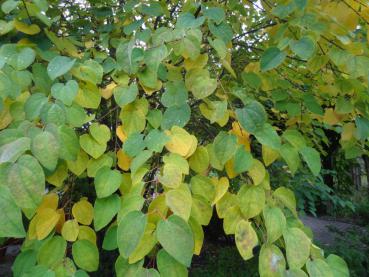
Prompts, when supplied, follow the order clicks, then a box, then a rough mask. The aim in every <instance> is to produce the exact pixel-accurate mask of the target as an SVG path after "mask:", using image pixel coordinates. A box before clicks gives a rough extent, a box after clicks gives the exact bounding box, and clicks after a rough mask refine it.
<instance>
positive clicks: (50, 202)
mask: <svg viewBox="0 0 369 277" xmlns="http://www.w3.org/2000/svg"><path fill="white" fill-rule="evenodd" d="M58 202H59V197H58V195H57V194H56V193H53V192H52V193H48V194H45V195H44V197H43V198H42V202H41V204H40V206H38V208H37V211H40V210H43V209H46V208H49V209H52V210H56V209H57V208H58Z"/></svg>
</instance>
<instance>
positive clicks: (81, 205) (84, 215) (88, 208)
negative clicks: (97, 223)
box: [72, 198, 94, 225]
mask: <svg viewBox="0 0 369 277" xmlns="http://www.w3.org/2000/svg"><path fill="white" fill-rule="evenodd" d="M72 214H73V216H74V218H75V219H76V220H77V221H78V222H79V223H81V224H83V225H90V224H91V222H92V219H93V218H94V209H93V207H92V205H91V203H90V202H88V201H87V199H86V198H82V199H81V200H79V201H78V202H77V203H75V204H74V205H73V207H72Z"/></svg>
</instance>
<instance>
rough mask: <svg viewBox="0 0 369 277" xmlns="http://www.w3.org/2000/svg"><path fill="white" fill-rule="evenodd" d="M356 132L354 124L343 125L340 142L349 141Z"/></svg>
mask: <svg viewBox="0 0 369 277" xmlns="http://www.w3.org/2000/svg"><path fill="white" fill-rule="evenodd" d="M355 132H356V127H355V124H354V123H351V122H350V123H347V124H345V125H343V128H342V133H341V140H342V141H348V140H351V139H352V138H353V137H354V135H355Z"/></svg>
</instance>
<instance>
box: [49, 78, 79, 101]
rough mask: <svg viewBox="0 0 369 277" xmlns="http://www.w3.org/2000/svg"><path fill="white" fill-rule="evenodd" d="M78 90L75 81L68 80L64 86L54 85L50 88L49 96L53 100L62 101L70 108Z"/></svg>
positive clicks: (60, 84)
mask: <svg viewBox="0 0 369 277" xmlns="http://www.w3.org/2000/svg"><path fill="white" fill-rule="evenodd" d="M78 89H79V87H78V83H77V82H76V81H75V80H69V81H68V82H66V83H65V84H62V83H56V84H54V85H53V86H52V87H51V95H52V96H53V97H54V98H55V99H58V100H60V101H62V102H63V103H64V104H65V105H67V106H71V105H72V103H73V100H74V99H75V98H76V96H77V93H78Z"/></svg>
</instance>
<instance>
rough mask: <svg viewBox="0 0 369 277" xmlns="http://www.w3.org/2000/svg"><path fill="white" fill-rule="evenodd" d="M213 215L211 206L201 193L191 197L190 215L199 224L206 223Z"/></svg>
mask: <svg viewBox="0 0 369 277" xmlns="http://www.w3.org/2000/svg"><path fill="white" fill-rule="evenodd" d="M212 215H213V207H212V206H211V205H210V203H209V201H207V199H206V198H204V197H202V196H201V195H194V196H193V197H192V208H191V217H192V218H193V219H195V220H196V221H197V222H198V223H199V224H201V225H205V226H206V225H208V224H209V223H210V220H211V217H212Z"/></svg>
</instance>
